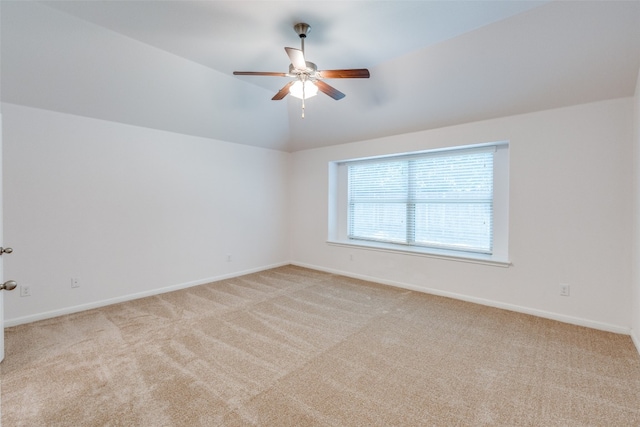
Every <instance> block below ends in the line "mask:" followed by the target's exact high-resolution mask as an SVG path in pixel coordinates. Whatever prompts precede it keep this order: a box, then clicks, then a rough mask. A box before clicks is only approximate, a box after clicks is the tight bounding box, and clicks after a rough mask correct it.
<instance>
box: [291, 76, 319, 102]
mask: <svg viewBox="0 0 640 427" xmlns="http://www.w3.org/2000/svg"><path fill="white" fill-rule="evenodd" d="M289 93H290V94H291V96H294V97H296V98H298V99H302V82H301V81H300V80H298V81H297V82H295V83H294V84H293V85H291V87H290V88H289ZM317 94H318V86H316V85H314V84H313V82H311V81H309V80H307V81H305V82H304V99H308V98H311V97H312V96H316V95H317Z"/></svg>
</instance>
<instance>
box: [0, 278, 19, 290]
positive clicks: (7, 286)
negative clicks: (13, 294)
mask: <svg viewBox="0 0 640 427" xmlns="http://www.w3.org/2000/svg"><path fill="white" fill-rule="evenodd" d="M16 286H18V282H16V281H15V280H7V281H6V282H4V283H3V284H2V285H0V291H3V290H5V291H12V290H14V289H15V288H16Z"/></svg>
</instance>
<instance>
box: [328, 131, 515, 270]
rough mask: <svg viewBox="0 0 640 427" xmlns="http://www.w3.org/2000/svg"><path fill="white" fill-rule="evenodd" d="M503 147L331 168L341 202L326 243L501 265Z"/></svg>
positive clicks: (353, 162) (503, 238)
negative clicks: (484, 261) (451, 257)
mask: <svg viewBox="0 0 640 427" xmlns="http://www.w3.org/2000/svg"><path fill="white" fill-rule="evenodd" d="M507 147H508V146H507V144H506V143H500V144H492V145H482V146H476V147H465V148H457V149H447V150H438V151H431V152H421V153H410V154H402V155H396V156H390V157H379V158H373V159H358V160H348V161H342V162H336V164H335V167H336V173H337V175H336V179H335V183H336V187H337V188H336V191H335V194H336V195H338V198H339V199H342V200H338V201H337V202H336V203H335V204H333V205H332V204H330V205H331V206H332V207H333V209H337V210H338V212H336V215H334V218H336V221H337V222H338V223H342V224H335V225H336V226H335V227H334V229H333V230H331V229H330V239H329V240H330V241H333V242H334V243H346V244H353V245H358V246H365V247H366V246H368V247H373V248H385V249H392V250H393V249H395V250H403V251H410V252H417V253H424V254H437V255H449V256H454V257H456V256H457V257H465V258H469V257H471V258H474V257H475V258H477V259H483V260H489V261H502V262H504V261H506V244H507V239H506V236H507V232H506V230H507V227H506V225H507V224H506V220H507V210H508V203H507V200H508V194H507V193H508V167H507V163H508V157H507V153H506V151H507ZM340 190H341V191H340ZM330 218H332V216H331V215H330ZM330 226H331V224H330ZM330 228H331V227H330ZM340 230H341V231H340ZM332 237H333V238H332Z"/></svg>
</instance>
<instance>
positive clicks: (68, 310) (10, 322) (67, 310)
mask: <svg viewBox="0 0 640 427" xmlns="http://www.w3.org/2000/svg"><path fill="white" fill-rule="evenodd" d="M284 265H290V263H289V262H283V263H278V264H271V265H266V266H263V267H257V268H252V269H248V270H243V271H236V272H234V273H229V274H222V275H220V276H214V277H207V278H205V279H200V280H194V281H191V282H185V283H179V284H177V285H171V286H166V287H164V288H159V289H151V290H149V291H145V292H138V293H135V294H129V295H123V296H119V297H116V298H110V299H107V300H101V301H94V302H90V303H87V304H80V305H76V306H72V307H64V308H61V309H59V310H52V311H47V312H44V313H37V314H32V315H29V316H23V317H17V318H14V319H6V320H5V322H4V326H5V327H7V328H8V327H11V326H17V325H22V324H24V323H31V322H37V321H38V320H45V319H51V318H53V317H58V316H64V315H66V314H73V313H78V312H80V311H85V310H91V309H94V308H100V307H105V306H107V305H112V304H118V303H121V302H126V301H132V300H135V299H140V298H145V297H150V296H154V295H160V294H164V293H167V292H173V291H177V290H180V289H186V288H190V287H192V286H198V285H204V284H205V283H211V282H217V281H219V280H225V279H231V278H234V277H239V276H244V275H245V274H251V273H257V272H259V271H264V270H269V269H272V268H276V267H282V266H284Z"/></svg>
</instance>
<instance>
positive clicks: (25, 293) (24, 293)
mask: <svg viewBox="0 0 640 427" xmlns="http://www.w3.org/2000/svg"><path fill="white" fill-rule="evenodd" d="M20 296H21V297H30V296H31V286H29V285H20Z"/></svg>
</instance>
